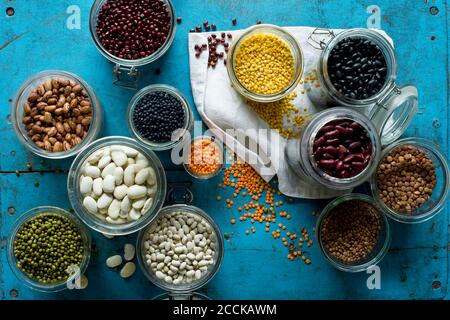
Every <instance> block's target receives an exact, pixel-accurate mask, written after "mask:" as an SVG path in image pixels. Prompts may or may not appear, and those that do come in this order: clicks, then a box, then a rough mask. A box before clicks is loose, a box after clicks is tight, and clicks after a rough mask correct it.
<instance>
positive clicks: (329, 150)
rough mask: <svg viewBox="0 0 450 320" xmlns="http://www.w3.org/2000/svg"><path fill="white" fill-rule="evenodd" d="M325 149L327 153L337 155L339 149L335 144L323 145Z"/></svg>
mask: <svg viewBox="0 0 450 320" xmlns="http://www.w3.org/2000/svg"><path fill="white" fill-rule="evenodd" d="M323 151H324V152H327V153H331V154H335V155H336V154H338V149H337V148H336V147H333V146H327V147H323Z"/></svg>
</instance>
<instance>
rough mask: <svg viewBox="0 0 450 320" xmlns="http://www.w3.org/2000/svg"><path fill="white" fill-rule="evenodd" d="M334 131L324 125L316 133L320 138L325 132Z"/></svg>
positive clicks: (330, 126)
mask: <svg viewBox="0 0 450 320" xmlns="http://www.w3.org/2000/svg"><path fill="white" fill-rule="evenodd" d="M334 129H335V127H334V126H333V125H326V126H324V127H323V128H321V129H320V130H319V131H318V132H317V135H318V136H321V135H323V134H325V133H327V132H330V131H333V130H334Z"/></svg>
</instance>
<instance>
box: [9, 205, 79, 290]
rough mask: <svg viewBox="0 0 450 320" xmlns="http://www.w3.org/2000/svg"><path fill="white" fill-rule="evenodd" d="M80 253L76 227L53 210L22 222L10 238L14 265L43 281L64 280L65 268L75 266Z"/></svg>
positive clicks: (67, 275)
mask: <svg viewBox="0 0 450 320" xmlns="http://www.w3.org/2000/svg"><path fill="white" fill-rule="evenodd" d="M83 254H84V246H83V239H82V236H81V233H80V231H79V230H78V228H77V226H76V225H75V224H74V223H73V222H72V221H70V219H69V218H67V217H64V216H60V215H57V214H54V213H44V214H40V215H38V216H36V217H34V218H32V219H31V220H29V221H26V222H25V223H24V224H23V225H22V226H21V227H20V229H19V231H18V233H17V235H16V237H15V240H14V256H15V257H16V259H17V267H18V268H19V269H20V270H22V271H23V272H24V273H26V274H27V275H28V276H29V277H30V278H31V279H34V280H37V281H38V282H40V283H43V284H50V283H55V282H61V281H64V280H66V279H67V278H68V277H69V273H68V270H67V269H68V267H69V266H79V265H80V264H81V262H82V260H83Z"/></svg>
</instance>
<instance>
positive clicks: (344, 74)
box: [328, 37, 387, 100]
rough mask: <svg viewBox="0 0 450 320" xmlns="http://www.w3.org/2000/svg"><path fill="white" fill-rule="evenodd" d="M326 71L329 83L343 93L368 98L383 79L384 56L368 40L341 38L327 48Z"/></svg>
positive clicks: (380, 84) (378, 90) (375, 91)
mask: <svg viewBox="0 0 450 320" xmlns="http://www.w3.org/2000/svg"><path fill="white" fill-rule="evenodd" d="M328 74H329V76H330V79H331V83H332V84H333V86H334V87H335V88H336V90H337V91H339V92H340V93H342V94H343V95H344V96H346V97H348V98H352V99H356V100H363V99H368V98H370V97H373V96H374V95H376V94H377V93H378V92H380V91H381V89H382V88H383V86H384V84H385V82H386V78H387V64H386V58H385V57H384V55H383V52H382V51H381V49H380V47H379V46H378V45H377V44H375V43H374V42H372V41H371V40H368V39H362V38H357V37H349V38H345V39H343V40H341V41H340V42H339V43H338V44H336V46H335V47H334V48H333V49H332V50H331V53H330V56H329V59H328Z"/></svg>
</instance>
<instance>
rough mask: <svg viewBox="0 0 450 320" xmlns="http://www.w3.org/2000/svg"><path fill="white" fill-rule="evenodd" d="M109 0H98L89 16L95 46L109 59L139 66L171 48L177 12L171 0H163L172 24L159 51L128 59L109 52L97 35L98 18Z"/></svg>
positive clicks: (148, 62)
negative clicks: (139, 57)
mask: <svg viewBox="0 0 450 320" xmlns="http://www.w3.org/2000/svg"><path fill="white" fill-rule="evenodd" d="M106 1H108V0H96V1H95V2H94V3H93V4H92V7H91V12H90V17H89V30H90V32H91V37H92V39H93V41H94V44H95V46H96V47H97V49H98V51H100V53H101V54H102V55H103V56H104V57H105V58H106V59H108V60H109V61H111V62H113V63H115V64H117V65H120V66H127V67H139V66H143V65H147V64H150V63H152V62H154V61H156V60H157V59H159V58H161V57H162V56H163V55H164V54H165V53H166V52H167V50H169V48H170V46H171V45H172V42H173V40H174V38H175V31H176V22H175V19H176V14H175V8H174V6H173V4H172V1H171V0H162V1H163V2H165V3H166V5H167V8H168V10H169V14H170V16H171V24H170V30H169V34H168V36H167V39H166V42H164V44H163V45H162V46H161V48H159V49H158V50H157V51H155V52H154V53H153V54H151V55H149V56H147V57H144V58H142V59H136V60H128V59H122V58H119V57H116V56H114V55H113V54H111V53H109V52H108V51H107V50H106V49H105V48H104V47H103V46H102V44H101V42H100V39H99V38H98V35H97V20H98V15H99V13H100V10H101V8H102V7H103V5H104V4H105V2H106Z"/></svg>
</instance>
